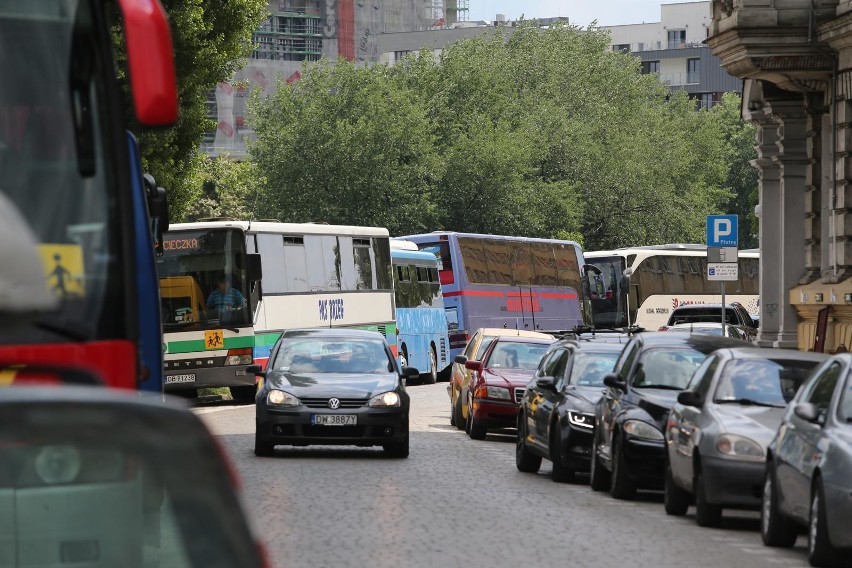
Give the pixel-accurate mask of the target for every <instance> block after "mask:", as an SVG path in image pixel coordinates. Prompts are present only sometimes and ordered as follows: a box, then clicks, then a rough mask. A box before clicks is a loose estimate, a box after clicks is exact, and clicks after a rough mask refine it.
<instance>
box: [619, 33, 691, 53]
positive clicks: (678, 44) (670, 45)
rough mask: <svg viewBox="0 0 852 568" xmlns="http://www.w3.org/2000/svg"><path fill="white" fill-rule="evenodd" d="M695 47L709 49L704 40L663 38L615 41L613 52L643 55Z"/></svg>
mask: <svg viewBox="0 0 852 568" xmlns="http://www.w3.org/2000/svg"><path fill="white" fill-rule="evenodd" d="M693 47H707V46H706V45H705V44H704V38H703V37H702V38H698V37H696V38H687V39H685V40H684V41H679V40H678V41H668V40H666V39H665V38H664V37H663V38H654V39H648V40H647V41H637V42H633V43H629V44H628V43H623V44H622V43H617V42H615V41H613V45H612V50H613V51H629V52H630V53H642V52H645V51H660V50H663V49H688V48H693Z"/></svg>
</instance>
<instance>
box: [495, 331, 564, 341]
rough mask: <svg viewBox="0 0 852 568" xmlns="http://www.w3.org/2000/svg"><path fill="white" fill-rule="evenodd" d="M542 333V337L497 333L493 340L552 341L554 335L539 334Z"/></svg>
mask: <svg viewBox="0 0 852 568" xmlns="http://www.w3.org/2000/svg"><path fill="white" fill-rule="evenodd" d="M539 335H544V337H529V336H526V335H515V334H512V335H498V336H497V338H496V339H495V340H494V343H503V342H505V343H509V342H511V343H541V342H543V341H546V342H548V343H552V342H553V341H554V337H553V336H550V335H547V334H543V333H542V334H539Z"/></svg>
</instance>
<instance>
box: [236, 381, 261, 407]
mask: <svg viewBox="0 0 852 568" xmlns="http://www.w3.org/2000/svg"><path fill="white" fill-rule="evenodd" d="M256 396H257V385H250V386H244V387H231V398H233V399H234V400H235V401H236V402H242V403H246V404H249V403H252V402H254V399H255V397H256Z"/></svg>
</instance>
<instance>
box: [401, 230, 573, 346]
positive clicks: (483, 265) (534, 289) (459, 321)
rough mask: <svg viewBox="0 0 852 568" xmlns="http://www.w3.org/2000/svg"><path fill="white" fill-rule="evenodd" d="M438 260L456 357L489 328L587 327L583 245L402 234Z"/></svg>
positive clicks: (469, 235) (468, 235)
mask: <svg viewBox="0 0 852 568" xmlns="http://www.w3.org/2000/svg"><path fill="white" fill-rule="evenodd" d="M399 238H401V239H405V240H407V241H412V242H414V243H416V244H417V246H418V248H419V249H420V250H423V251H429V252H432V253H433V254H434V255H435V256H436V257H437V258H438V271H439V275H440V280H441V290H442V292H443V295H444V313H445V314H446V316H447V324H448V326H449V333H450V351H451V352H450V355H451V360H452V358H454V357H455V356H456V355H458V354H459V353H461V350H462V349H464V346H465V344H466V343H467V341H468V339H470V336H471V335H473V333H474V332H475V331H476V330H477V329H479V328H483V327H490V328H504V329H525V330H529V331H543V332H554V333H555V332H565V331H570V330H573V329H575V328H576V327H578V326H582V325H583V311H582V309H581V295H582V278H583V276H582V272H581V270H582V267H583V265H584V264H585V262H584V259H583V251H582V249H581V248H580V245H578V244H577V243H575V242H573V241H560V240H555V239H532V238H524V237H504V236H499V235H478V234H472V233H453V232H443V231H441V232H434V233H428V234H422V235H410V236H405V237H399Z"/></svg>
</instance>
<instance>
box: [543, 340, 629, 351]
mask: <svg viewBox="0 0 852 568" xmlns="http://www.w3.org/2000/svg"><path fill="white" fill-rule="evenodd" d="M625 343H626V342H625ZM625 343H612V342H606V341H578V340H576V339H561V340H559V341H557V342H556V343H554V344H553V347H552V348H551V349H556V348H559V347H572V346H573V347H574V348H576V349H579V350H580V351H589V352H599V353H603V352H606V353H610V352H613V353H620V352H621V351H622V349H624V345H625Z"/></svg>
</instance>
